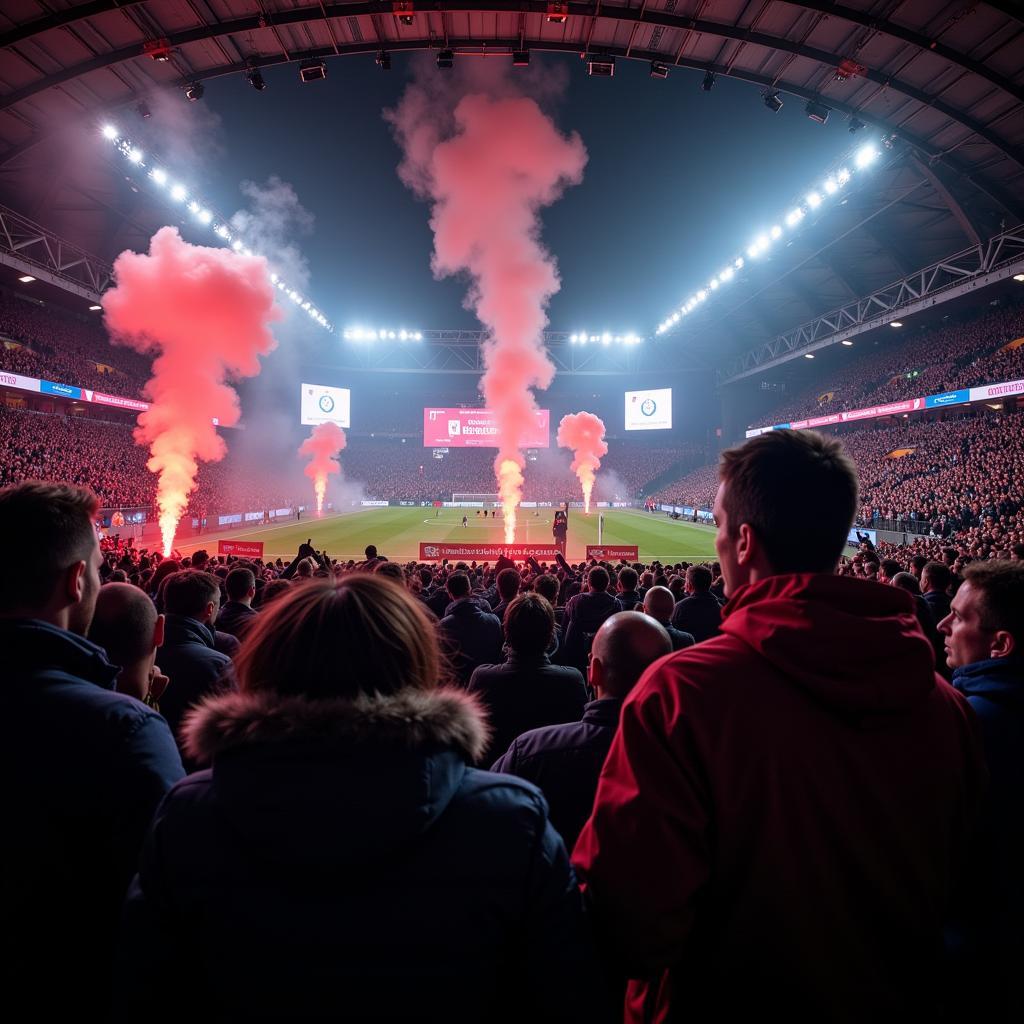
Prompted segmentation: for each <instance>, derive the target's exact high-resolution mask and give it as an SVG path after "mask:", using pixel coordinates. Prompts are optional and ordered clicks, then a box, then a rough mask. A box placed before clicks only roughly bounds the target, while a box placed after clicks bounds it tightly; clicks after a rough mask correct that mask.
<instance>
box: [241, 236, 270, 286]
mask: <svg viewBox="0 0 1024 1024" xmlns="http://www.w3.org/2000/svg"><path fill="white" fill-rule="evenodd" d="M231 248H232V249H234V250H235V252H238V251H239V250H240V249H241V248H242V243H241V241H240V240H239V239H237V238H236V239H235V240H234V241H233V242H232V243H231ZM270 280H271V281H272V282H273V283H274V284H277V275H276V274H271V275H270Z"/></svg>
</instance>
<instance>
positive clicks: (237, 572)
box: [224, 568, 256, 601]
mask: <svg viewBox="0 0 1024 1024" xmlns="http://www.w3.org/2000/svg"><path fill="white" fill-rule="evenodd" d="M224 589H225V590H226V591H227V595H228V600H229V601H243V600H245V598H247V597H248V598H252V597H254V596H255V595H256V574H255V573H254V572H253V571H252V569H243V568H240V569H232V570H231V572H229V573H228V575H227V579H225V580H224Z"/></svg>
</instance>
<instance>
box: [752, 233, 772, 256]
mask: <svg viewBox="0 0 1024 1024" xmlns="http://www.w3.org/2000/svg"><path fill="white" fill-rule="evenodd" d="M771 244H772V240H771V239H770V238H769V237H768V236H767V235H758V236H757V238H755V239H754V245H756V246H757V247H758V249H760V250H761V251H762V252H763V251H764V250H765V249H767V248H769V247H770V246H771Z"/></svg>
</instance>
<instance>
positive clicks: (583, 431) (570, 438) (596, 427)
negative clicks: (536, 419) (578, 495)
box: [558, 412, 608, 513]
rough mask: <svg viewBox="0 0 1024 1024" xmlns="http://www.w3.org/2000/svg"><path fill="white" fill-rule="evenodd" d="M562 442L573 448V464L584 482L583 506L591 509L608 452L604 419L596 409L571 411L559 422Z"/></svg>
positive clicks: (573, 468)
mask: <svg viewBox="0 0 1024 1024" xmlns="http://www.w3.org/2000/svg"><path fill="white" fill-rule="evenodd" d="M558 444H559V446H560V447H562V448H571V449H572V450H573V455H574V456H575V458H574V459H573V460H572V467H571V468H572V471H573V472H574V473H575V474H576V476H577V478H578V479H579V482H580V483H581V484H582V486H583V510H584V512H588V513H589V512H590V495H591V494H592V493H593V490H594V474H595V473H596V472H597V471H598V470H599V469H600V468H601V457H602V456H603V455H607V454H608V445H607V444H606V443H605V439H604V422H603V421H602V420H601V418H600V417H599V416H595V415H594V414H593V413H592V412H571V413H569V414H568V415H566V416H563V417H562V421H561V422H560V423H559V424H558Z"/></svg>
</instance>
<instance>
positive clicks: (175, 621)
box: [164, 614, 215, 649]
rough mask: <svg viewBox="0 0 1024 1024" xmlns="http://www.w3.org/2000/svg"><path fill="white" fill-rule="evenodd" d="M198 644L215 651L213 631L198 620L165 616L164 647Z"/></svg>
mask: <svg viewBox="0 0 1024 1024" xmlns="http://www.w3.org/2000/svg"><path fill="white" fill-rule="evenodd" d="M181 643H198V644H202V645H203V646H204V647H209V648H211V649H215V643H214V635H213V630H212V629H211V628H210V627H209V626H207V625H204V624H203V623H202V622H200V621H199V620H198V619H193V618H189V616H187V615H172V614H168V615H167V635H166V636H165V637H164V645H165V646H166V645H167V644H181Z"/></svg>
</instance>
